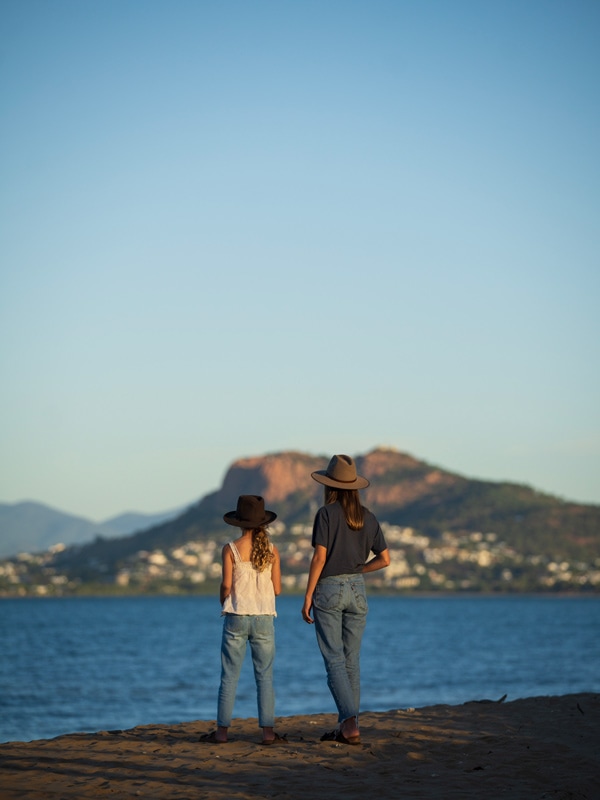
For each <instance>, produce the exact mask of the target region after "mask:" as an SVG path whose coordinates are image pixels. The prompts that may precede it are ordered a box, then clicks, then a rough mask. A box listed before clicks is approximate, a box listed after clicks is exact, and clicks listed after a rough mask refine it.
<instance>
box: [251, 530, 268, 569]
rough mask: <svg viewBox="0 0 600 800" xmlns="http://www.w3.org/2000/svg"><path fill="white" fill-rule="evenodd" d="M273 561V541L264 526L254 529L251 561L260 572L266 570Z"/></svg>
mask: <svg viewBox="0 0 600 800" xmlns="http://www.w3.org/2000/svg"><path fill="white" fill-rule="evenodd" d="M272 562H273V551H272V550H271V543H270V542H269V537H268V536H267V531H266V530H265V528H264V527H261V528H254V529H253V530H252V550H251V552H250V563H251V564H252V566H253V567H254V569H256V570H258V572H262V571H263V570H265V569H266V568H267V567H268V566H269V564H271V563H272Z"/></svg>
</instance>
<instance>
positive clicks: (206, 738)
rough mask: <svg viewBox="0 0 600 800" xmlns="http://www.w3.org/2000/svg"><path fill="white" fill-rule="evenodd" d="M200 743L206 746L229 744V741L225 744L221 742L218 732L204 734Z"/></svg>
mask: <svg viewBox="0 0 600 800" xmlns="http://www.w3.org/2000/svg"><path fill="white" fill-rule="evenodd" d="M199 741H200V742H204V743H205V744H227V739H226V740H225V741H224V742H223V741H221V739H217V732H216V731H211V732H210V733H203V734H202V736H201V737H200V739H199Z"/></svg>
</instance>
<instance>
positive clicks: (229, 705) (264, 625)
mask: <svg viewBox="0 0 600 800" xmlns="http://www.w3.org/2000/svg"><path fill="white" fill-rule="evenodd" d="M273 620H274V618H273V617H272V616H270V615H267V614H258V615H256V616H252V615H242V614H226V615H225V620H224V622H223V637H222V639H221V685H220V686H219V700H218V705H217V725H222V726H223V727H225V728H228V727H229V726H230V725H231V717H232V715H233V704H234V702H235V691H236V689H237V685H238V680H239V677H240V672H241V670H242V664H243V663H244V656H245V655H246V645H247V643H248V642H249V643H250V650H251V652H252V664H253V666H254V679H255V680H256V695H257V700H258V724H259V725H260V727H261V728H272V727H273V726H274V724H275V692H274V691H273V661H274V660H275V625H274V622H273Z"/></svg>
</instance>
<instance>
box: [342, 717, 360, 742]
mask: <svg viewBox="0 0 600 800" xmlns="http://www.w3.org/2000/svg"><path fill="white" fill-rule="evenodd" d="M340 733H341V735H342V738H343V739H345V740H346V741H349V742H356V741H357V740H358V741H360V731H359V730H358V720H357V718H356V717H348V719H345V720H344V721H343V722H342V724H341V725H340Z"/></svg>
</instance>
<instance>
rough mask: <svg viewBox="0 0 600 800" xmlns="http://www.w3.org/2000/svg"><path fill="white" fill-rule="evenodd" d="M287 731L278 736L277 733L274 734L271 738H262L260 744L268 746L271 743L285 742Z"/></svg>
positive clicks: (286, 741)
mask: <svg viewBox="0 0 600 800" xmlns="http://www.w3.org/2000/svg"><path fill="white" fill-rule="evenodd" d="M287 743H288V740H287V733H284V734H283V736H280V735H279V734H278V733H276V734H275V736H274V738H273V739H263V740H262V742H261V744H262V745H264V746H265V747H270V746H271V745H272V744H287Z"/></svg>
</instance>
